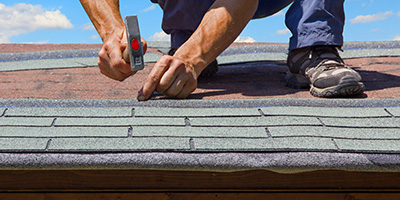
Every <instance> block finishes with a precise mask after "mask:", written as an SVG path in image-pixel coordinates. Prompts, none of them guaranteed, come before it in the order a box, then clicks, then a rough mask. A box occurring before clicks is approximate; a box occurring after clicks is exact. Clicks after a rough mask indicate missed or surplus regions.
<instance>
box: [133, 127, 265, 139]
mask: <svg viewBox="0 0 400 200" xmlns="http://www.w3.org/2000/svg"><path fill="white" fill-rule="evenodd" d="M132 136H133V137H144V136H148V137H199V138H201V137H212V138H214V137H225V138H234V137H246V138H263V137H264V138H267V137H269V136H268V134H267V132H266V130H265V128H261V127H246V128H245V127H212V128H209V127H165V126H162V127H154V126H139V127H138V126H135V127H133V129H132Z"/></svg>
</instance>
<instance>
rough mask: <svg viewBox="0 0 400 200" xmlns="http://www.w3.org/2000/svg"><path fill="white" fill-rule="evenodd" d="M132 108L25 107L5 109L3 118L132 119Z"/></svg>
mask: <svg viewBox="0 0 400 200" xmlns="http://www.w3.org/2000/svg"><path fill="white" fill-rule="evenodd" d="M132 110H133V108H129V107H116V108H99V107H92V108H88V107H81V108H79V107H75V108H59V107H58V108H57V107H56V108H50V107H33V108H30V107H28V108H27V107H25V108H18V107H14V108H7V110H6V112H5V113H4V116H6V117H9V116H12V117H38V116H40V117H132Z"/></svg>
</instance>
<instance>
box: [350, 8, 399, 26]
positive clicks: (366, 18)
mask: <svg viewBox="0 0 400 200" xmlns="http://www.w3.org/2000/svg"><path fill="white" fill-rule="evenodd" d="M390 15H393V12H392V11H388V12H385V13H378V14H373V15H359V16H357V17H356V18H353V19H350V22H351V23H352V24H358V23H367V22H374V21H380V20H385V19H387V18H388V17H389V16H390Z"/></svg>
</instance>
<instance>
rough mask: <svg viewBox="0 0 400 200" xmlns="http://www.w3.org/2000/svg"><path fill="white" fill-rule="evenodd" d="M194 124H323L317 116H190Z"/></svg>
mask: <svg viewBox="0 0 400 200" xmlns="http://www.w3.org/2000/svg"><path fill="white" fill-rule="evenodd" d="M190 122H191V124H192V126H288V125H314V126H318V125H322V124H321V123H320V122H319V121H318V119H317V118H315V117H280V116H278V117H276V116H270V117H234V118H233V117H218V118H190Z"/></svg>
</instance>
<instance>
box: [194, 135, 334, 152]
mask: <svg viewBox="0 0 400 200" xmlns="http://www.w3.org/2000/svg"><path fill="white" fill-rule="evenodd" d="M193 141H194V147H195V149H196V150H204V151H302V150H308V151H310V150H324V151H326V150H330V151H333V150H337V148H336V146H335V144H334V143H333V142H332V140H331V139H327V138H313V137H299V138H274V139H272V138H269V139H243V138H241V139H238V138H230V139H228V138H195V139H194V140H193Z"/></svg>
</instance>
